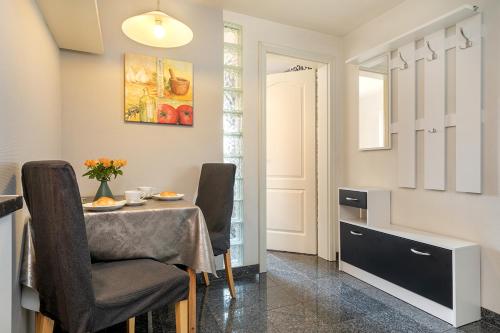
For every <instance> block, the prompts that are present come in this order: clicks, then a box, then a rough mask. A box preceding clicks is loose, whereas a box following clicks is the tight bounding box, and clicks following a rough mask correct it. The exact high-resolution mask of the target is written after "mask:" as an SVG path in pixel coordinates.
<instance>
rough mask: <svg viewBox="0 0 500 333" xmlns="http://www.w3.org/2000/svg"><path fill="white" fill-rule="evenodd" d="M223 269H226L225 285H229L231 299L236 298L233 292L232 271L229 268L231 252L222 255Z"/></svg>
mask: <svg viewBox="0 0 500 333" xmlns="http://www.w3.org/2000/svg"><path fill="white" fill-rule="evenodd" d="M224 267H225V268H226V277H227V284H228V285H229V292H230V293H231V297H232V298H236V291H235V290H234V279H233V269H232V268H231V251H230V250H227V252H226V253H224Z"/></svg>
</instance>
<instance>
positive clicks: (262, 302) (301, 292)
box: [106, 252, 500, 333]
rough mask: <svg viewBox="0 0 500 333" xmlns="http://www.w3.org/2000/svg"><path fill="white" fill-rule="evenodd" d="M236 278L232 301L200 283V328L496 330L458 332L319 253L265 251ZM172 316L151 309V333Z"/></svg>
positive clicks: (219, 332)
mask: <svg viewBox="0 0 500 333" xmlns="http://www.w3.org/2000/svg"><path fill="white" fill-rule="evenodd" d="M235 283H236V293H237V299H236V300H232V299H231V297H230V295H229V290H228V289H227V285H226V282H225V281H224V280H219V281H213V282H212V283H211V285H210V286H209V287H208V288H206V287H204V286H203V285H199V287H198V293H197V298H198V299H197V301H198V304H197V306H198V314H197V315H198V332H200V333H227V332H241V333H243V332H245V333H259V332H270V333H271V332H272V333H275V332H276V333H295V332H311V333H315V332H359V333H365V332H366V333H379V332H405V333H407V332H408V333H413V332H424V333H425V332H448V333H452V332H468V333H472V332H474V333H478V332H487V333H494V332H498V333H500V328H498V327H496V326H493V325H490V324H488V323H487V322H485V321H480V322H476V323H473V324H470V325H467V326H464V327H460V328H459V329H455V328H453V327H452V326H451V325H449V324H447V323H446V322H444V321H441V320H439V319H437V318H435V317H432V316H431V315H429V314H427V313H425V312H423V311H421V310H419V309H417V308H415V307H413V306H411V305H409V304H407V303H405V302H403V301H401V300H399V299H397V298H394V297H392V296H390V295H388V294H386V293H384V292H382V291H380V290H378V289H376V288H373V287H371V286H369V285H368V284H366V283H364V282H362V281H360V280H358V279H356V278H353V277H352V276H350V275H347V274H345V273H343V272H340V271H339V270H338V266H337V264H336V263H332V262H328V261H325V260H323V259H319V258H318V257H316V256H308V255H299V254H292V253H282V252H269V253H268V273H267V274H257V275H252V276H244V277H240V278H238V279H237V280H236V281H235ZM174 320H175V319H174V312H173V308H172V307H168V308H165V309H161V310H160V311H155V312H154V313H153V321H152V329H153V332H155V333H160V332H161V333H167V332H168V333H170V332H175V321H174ZM118 331H122V330H116V328H113V329H108V330H107V332H106V333H108V332H118ZM136 332H138V333H146V332H148V321H147V316H146V315H144V316H141V317H138V318H137V328H136Z"/></svg>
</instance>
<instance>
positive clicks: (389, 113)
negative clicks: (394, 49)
mask: <svg viewBox="0 0 500 333" xmlns="http://www.w3.org/2000/svg"><path fill="white" fill-rule="evenodd" d="M382 56H385V57H386V58H387V80H388V81H387V87H388V89H387V90H388V91H387V118H388V119H387V122H388V124H387V126H388V129H387V131H388V133H387V136H388V137H387V146H386V147H375V148H361V147H360V143H359V125H360V114H359V72H360V67H361V64H359V65H358V66H357V69H356V105H357V110H356V112H357V113H358V121H357V128H358V131H357V141H358V151H374V150H392V68H391V52H385V53H382V54H379V55H377V56H375V57H373V58H370V59H368V60H367V61H370V60H373V59H376V58H378V57H382Z"/></svg>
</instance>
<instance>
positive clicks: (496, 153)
mask: <svg viewBox="0 0 500 333" xmlns="http://www.w3.org/2000/svg"><path fill="white" fill-rule="evenodd" d="M464 3H471V4H477V5H479V7H480V9H481V11H482V12H483V21H484V23H485V25H486V37H485V38H484V49H483V50H484V79H483V80H484V89H483V102H484V111H485V117H484V118H485V123H484V141H483V142H484V144H483V151H484V157H483V174H484V179H483V185H484V194H482V195H472V194H464V193H456V192H455V180H454V177H455V163H454V159H455V148H454V145H455V130H454V129H453V128H451V129H448V130H447V142H448V147H447V149H448V153H447V168H448V170H447V175H448V176H447V178H448V179H447V183H448V185H447V191H446V192H439V191H428V190H424V189H423V133H422V132H419V133H418V139H417V147H418V148H417V154H418V157H417V161H418V165H417V172H418V174H417V178H418V184H417V189H416V190H410V189H401V188H398V185H397V144H398V140H397V135H394V136H393V149H392V150H389V151H371V152H360V151H358V149H357V147H358V142H357V140H358V139H357V138H358V129H357V124H358V116H357V102H356V98H357V90H356V80H357V71H356V70H355V68H354V66H351V65H347V66H346V75H345V85H346V108H345V110H344V119H345V122H344V125H345V128H346V130H345V135H344V144H345V146H346V148H345V154H344V159H343V160H344V163H343V167H344V170H345V177H344V185H346V186H376V187H385V188H389V189H391V190H392V219H393V223H396V224H400V225H405V226H409V227H413V228H417V229H422V230H426V231H431V232H436V233H440V234H445V235H450V236H454V237H458V238H463V239H468V240H472V241H475V242H478V243H479V244H480V245H481V247H482V262H481V274H482V276H481V281H482V283H481V287H482V306H483V307H485V308H487V309H490V310H492V311H495V312H497V313H499V312H500V288H499V281H500V223H499V217H500V195H499V183H498V181H499V176H500V168H499V157H500V150H499V148H500V143H499V140H500V137H499V134H498V133H499V131H500V118H499V116H498V113H499V111H500V110H499V109H500V97H499V91H500V66H499V65H498V59H500V45H499V43H498V41H499V40H500V33H499V32H500V2H498V1H497V0H484V1H461V0H441V1H435V0H407V1H405V2H404V3H402V4H401V5H399V6H397V7H395V8H393V9H392V10H390V11H388V12H386V13H385V14H383V15H382V16H380V17H378V18H376V19H374V20H373V21H371V22H369V23H367V24H365V25H363V26H361V27H360V28H358V29H356V30H355V31H353V32H351V33H350V34H348V35H347V36H346V37H345V38H344V45H345V55H346V59H347V58H349V57H350V56H353V55H355V54H356V53H358V52H360V51H362V50H363V49H367V48H370V47H371V46H374V45H376V44H378V43H381V42H383V41H385V40H388V39H390V38H392V37H395V36H397V35H399V34H402V33H404V32H405V31H408V30H409V29H411V28H414V27H416V26H418V25H420V24H423V23H425V22H426V21H429V20H431V19H433V18H435V17H437V16H439V15H441V14H444V13H446V12H447V11H450V10H452V9H455V8H456V7H458V6H459V5H461V4H464Z"/></svg>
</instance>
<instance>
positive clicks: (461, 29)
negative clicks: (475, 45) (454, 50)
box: [460, 27, 472, 50]
mask: <svg viewBox="0 0 500 333" xmlns="http://www.w3.org/2000/svg"><path fill="white" fill-rule="evenodd" d="M460 34H461V35H462V37H463V38H464V39H465V45H464V46H462V45H460V48H461V49H462V50H465V49H468V48H469V47H471V46H472V41H471V40H470V38H469V37H467V36H465V33H464V28H462V27H460Z"/></svg>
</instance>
